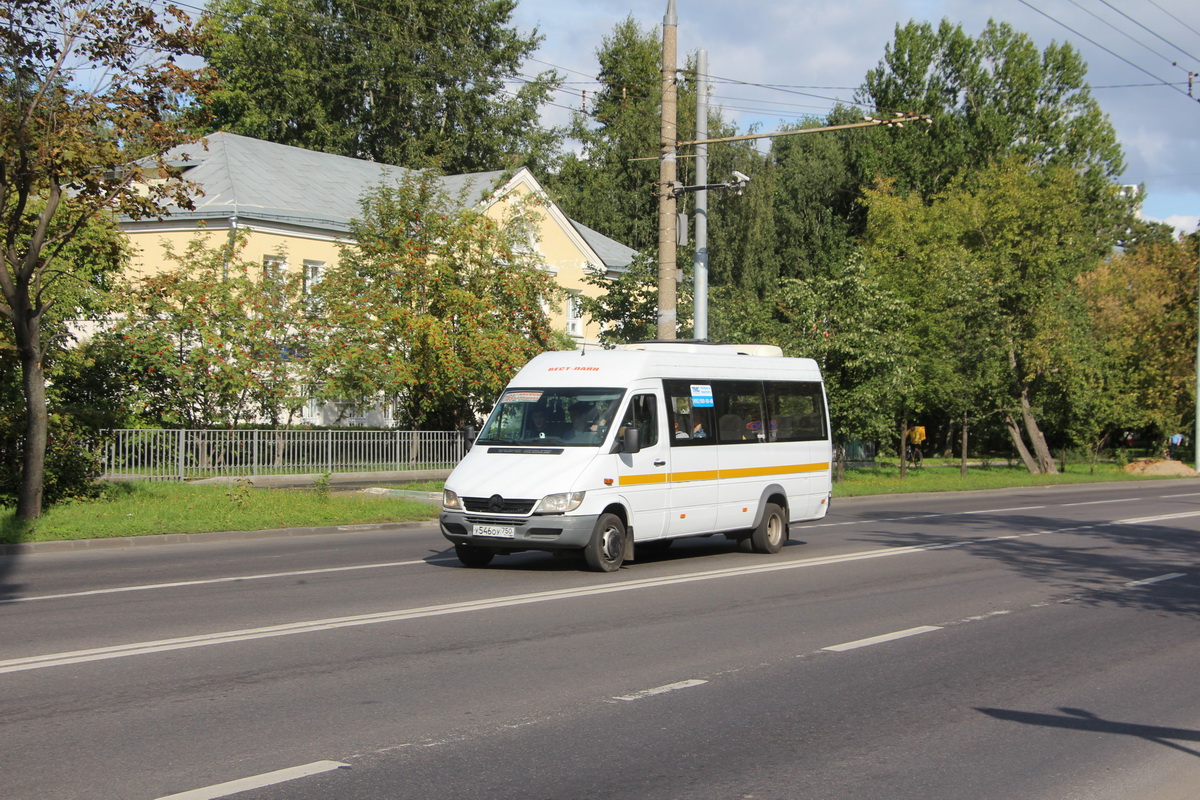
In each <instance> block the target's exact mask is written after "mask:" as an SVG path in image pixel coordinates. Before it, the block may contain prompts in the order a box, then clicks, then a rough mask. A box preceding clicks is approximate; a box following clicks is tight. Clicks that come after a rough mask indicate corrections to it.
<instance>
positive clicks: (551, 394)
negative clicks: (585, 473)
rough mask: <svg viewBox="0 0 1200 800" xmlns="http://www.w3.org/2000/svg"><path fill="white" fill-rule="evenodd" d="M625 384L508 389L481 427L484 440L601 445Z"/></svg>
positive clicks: (486, 442)
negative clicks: (621, 387)
mask: <svg viewBox="0 0 1200 800" xmlns="http://www.w3.org/2000/svg"><path fill="white" fill-rule="evenodd" d="M624 393H625V390H624V389H607V388H592V387H589V388H561V387H554V388H543V389H538V388H529V389H517V388H509V389H505V390H504V393H503V394H502V395H501V396H500V402H498V403H497V404H496V409H495V410H494V411H493V412H492V416H491V417H489V418H488V421H487V423H486V424H484V426H483V430H482V431H480V433H479V438H478V439H476V440H475V443H476V444H481V445H523V446H530V445H532V446H537V445H554V446H556V447H557V446H566V447H596V446H597V445H599V444H600V443H601V442H603V441H604V437H605V436H607V435H608V429H609V427H610V426H611V425H612V424H613V418H614V417H615V416H616V414H617V410H618V406H619V405H620V403H621V397H622V395H624Z"/></svg>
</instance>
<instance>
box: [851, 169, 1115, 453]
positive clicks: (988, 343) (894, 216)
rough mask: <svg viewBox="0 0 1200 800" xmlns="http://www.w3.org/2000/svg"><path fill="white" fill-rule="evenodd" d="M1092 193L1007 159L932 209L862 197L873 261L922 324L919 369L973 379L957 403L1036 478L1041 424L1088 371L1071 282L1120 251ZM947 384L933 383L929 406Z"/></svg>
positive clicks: (887, 194) (892, 196) (1056, 173)
mask: <svg viewBox="0 0 1200 800" xmlns="http://www.w3.org/2000/svg"><path fill="white" fill-rule="evenodd" d="M1111 191H1112V192H1113V193H1114V194H1115V193H1116V188H1115V187H1111ZM1087 192H1088V188H1087V187H1086V185H1085V180H1084V179H1083V178H1081V177H1080V176H1079V175H1078V174H1077V173H1076V172H1075V171H1074V170H1072V169H1070V168H1067V167H1051V168H1036V167H1032V166H1030V165H1029V164H1026V163H1025V162H1023V161H1022V160H1021V159H1020V158H1018V157H1011V158H1008V159H1005V160H1003V161H1001V162H998V163H996V164H994V165H993V166H991V167H989V168H987V169H985V170H984V171H982V172H980V173H979V174H978V175H976V176H974V177H973V179H972V180H970V181H967V180H965V179H960V180H958V181H956V182H954V183H952V184H951V186H950V187H948V188H947V189H946V190H945V191H943V192H941V193H939V194H938V195H936V196H935V197H934V198H933V199H932V201H931V202H929V203H925V202H923V201H922V200H921V199H920V198H919V197H918V196H917V195H916V194H915V193H908V194H904V193H900V192H898V191H896V190H895V188H894V187H892V186H890V185H887V184H885V185H883V186H881V187H880V188H878V189H875V190H872V191H869V192H868V196H867V201H866V202H867V203H868V207H869V211H870V217H869V226H868V238H867V253H868V258H869V259H870V260H871V262H872V264H873V265H874V266H875V268H876V269H877V270H879V272H880V274H881V275H882V276H883V278H884V280H885V282H886V283H887V285H889V286H891V287H893V289H894V291H896V292H897V293H898V294H899V295H900V296H901V297H903V298H905V302H906V304H908V305H909V306H910V307H911V308H913V309H914V310H915V311H916V312H917V318H918V320H919V322H918V323H917V326H916V328H915V332H916V333H917V335H918V338H919V340H920V342H921V354H920V357H921V359H922V361H928V362H932V363H933V364H937V365H943V366H942V368H941V369H940V370H939V371H941V372H943V373H944V372H946V367H948V369H949V370H950V372H951V373H952V374H954V375H959V376H970V380H969V382H968V384H967V385H966V387H964V388H960V389H958V390H956V393H964V389H965V390H969V391H965V395H966V396H968V397H971V398H973V399H974V398H980V399H981V400H982V399H985V398H986V399H988V404H989V405H990V406H991V407H992V408H994V409H995V410H996V411H998V412H999V413H1000V414H1001V415H1002V418H1003V419H1004V421H1005V424H1006V426H1007V428H1008V432H1009V434H1010V438H1011V439H1012V443H1013V446H1014V447H1015V448H1016V450H1017V451H1018V453H1019V454H1020V455H1021V457H1022V459H1023V460H1024V462H1025V463H1026V465H1027V466H1028V467H1029V469H1030V471H1031V472H1055V471H1056V468H1055V466H1054V459H1053V457H1052V456H1051V453H1050V448H1049V445H1048V443H1047V440H1046V436H1045V434H1044V433H1043V430H1042V424H1041V422H1040V421H1039V419H1040V418H1041V417H1042V416H1043V414H1046V413H1049V410H1050V408H1051V405H1052V404H1051V402H1050V401H1051V400H1052V399H1053V398H1055V397H1056V396H1058V395H1060V394H1061V385H1062V383H1063V381H1064V380H1066V376H1068V375H1069V374H1071V371H1072V369H1074V368H1075V367H1076V366H1077V365H1078V364H1079V363H1080V362H1081V360H1082V359H1083V353H1082V352H1081V351H1080V350H1079V346H1081V345H1083V344H1085V343H1086V340H1087V337H1086V336H1084V335H1082V334H1081V333H1080V329H1081V326H1085V325H1086V319H1085V317H1084V316H1083V314H1082V305H1081V304H1080V303H1079V299H1078V292H1077V289H1076V278H1077V277H1078V276H1079V275H1081V274H1082V273H1084V272H1085V271H1087V270H1089V269H1091V268H1093V267H1094V266H1095V265H1096V264H1097V263H1099V261H1100V259H1101V258H1102V257H1103V256H1104V254H1105V253H1106V252H1108V250H1109V249H1110V248H1111V247H1112V246H1113V244H1114V240H1113V239H1112V238H1107V239H1106V238H1105V237H1104V235H1103V233H1104V231H1102V230H1101V231H1097V229H1096V227H1095V226H1094V219H1093V218H1092V217H1091V216H1090V214H1089V211H1090V208H1089V206H1088V203H1087V201H1086V195H1087ZM946 381H948V378H945V377H943V378H938V377H937V375H936V373H934V374H930V375H929V377H928V379H927V381H926V387H927V388H926V390H925V393H926V396H931V395H930V393H931V392H932V391H933V390H934V389H937V388H938V387H939V385H943V384H945V385H953V384H952V383H950V384H946ZM1064 424H1065V423H1064Z"/></svg>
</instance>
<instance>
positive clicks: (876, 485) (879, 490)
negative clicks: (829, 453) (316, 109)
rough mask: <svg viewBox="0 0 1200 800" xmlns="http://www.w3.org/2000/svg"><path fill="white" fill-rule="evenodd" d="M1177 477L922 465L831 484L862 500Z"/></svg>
mask: <svg viewBox="0 0 1200 800" xmlns="http://www.w3.org/2000/svg"><path fill="white" fill-rule="evenodd" d="M1163 477H1178V476H1147V475H1131V474H1130V473H1128V472H1124V471H1123V470H1121V468H1120V467H1118V466H1116V465H1115V464H1103V463H1102V464H1096V465H1095V467H1094V468H1093V467H1092V465H1090V464H1068V465H1067V469H1066V471H1065V472H1060V473H1059V474H1057V475H1031V474H1030V473H1029V471H1028V470H1027V469H1025V468H1024V467H1022V466H1011V467H1010V466H1007V465H1003V464H1002V465H992V466H987V467H980V466H973V467H970V468H969V469H968V470H967V474H966V475H960V474H959V466H958V464H957V463H946V464H938V463H936V462H933V463H931V462H930V461H926V463H925V465H923V466H921V467H917V468H909V470H908V476H907V477H905V478H901V477H900V468H899V467H898V466H878V467H862V468H857V469H848V470H846V475H845V480H843V481H842V482H841V483H835V484H834V485H833V496H834V497H835V498H837V497H862V496H864V495H875V494H902V493H909V492H963V491H970V490H973V489H1011V488H1016V487H1022V486H1055V485H1058V484H1069V483H1102V482H1105V481H1138V480H1154V479H1155V478H1160V479H1161V478H1163Z"/></svg>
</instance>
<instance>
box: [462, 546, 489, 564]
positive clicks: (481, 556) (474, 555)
mask: <svg viewBox="0 0 1200 800" xmlns="http://www.w3.org/2000/svg"><path fill="white" fill-rule="evenodd" d="M454 555H456V556H458V560H459V561H461V562H462V565H463V566H464V567H486V566H487V565H488V564H490V563H492V559H493V558H495V556H496V552H495V551H494V550H489V549H488V548H486V547H477V546H475V545H473V544H456V545H454Z"/></svg>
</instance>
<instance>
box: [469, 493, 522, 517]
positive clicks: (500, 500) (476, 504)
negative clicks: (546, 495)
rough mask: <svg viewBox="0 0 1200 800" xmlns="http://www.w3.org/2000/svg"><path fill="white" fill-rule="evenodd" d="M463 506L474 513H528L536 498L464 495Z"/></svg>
mask: <svg viewBox="0 0 1200 800" xmlns="http://www.w3.org/2000/svg"><path fill="white" fill-rule="evenodd" d="M462 501H463V506H464V507H465V508H466V509H467V511H471V512H474V513H476V514H480V513H483V514H528V513H529V512H530V511H533V506H534V504H535V503H536V502H537V501H536V500H513V499H511V498H507V497H494V496H493V497H464V498H463V499H462Z"/></svg>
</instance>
